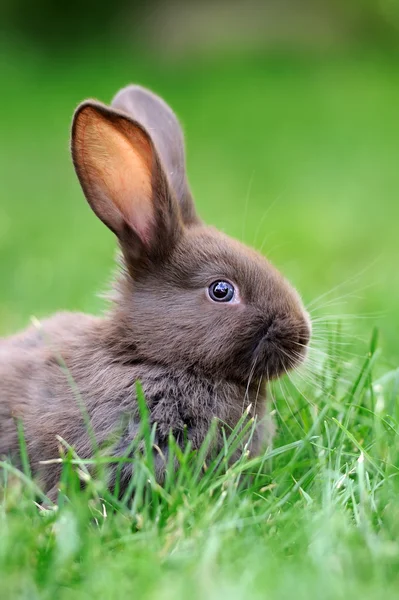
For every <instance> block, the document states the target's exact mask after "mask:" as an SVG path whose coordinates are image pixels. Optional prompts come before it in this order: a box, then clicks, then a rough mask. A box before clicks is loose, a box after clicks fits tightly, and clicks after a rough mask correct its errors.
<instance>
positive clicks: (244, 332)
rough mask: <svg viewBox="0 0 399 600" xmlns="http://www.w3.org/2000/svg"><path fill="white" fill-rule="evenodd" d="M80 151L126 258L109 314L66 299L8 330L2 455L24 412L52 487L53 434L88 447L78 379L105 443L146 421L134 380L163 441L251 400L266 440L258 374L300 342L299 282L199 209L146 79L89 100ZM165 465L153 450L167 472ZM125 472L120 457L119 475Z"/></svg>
mask: <svg viewBox="0 0 399 600" xmlns="http://www.w3.org/2000/svg"><path fill="white" fill-rule="evenodd" d="M72 157H73V162H74V165H75V169H76V173H77V175H78V177H79V180H80V183H81V186H82V188H83V191H84V193H85V196H86V198H87V201H88V202H89V204H90V206H91V207H92V209H93V211H94V212H95V213H96V215H97V216H98V217H99V218H100V219H101V220H102V221H103V222H104V223H105V224H106V225H107V227H109V228H110V229H111V230H112V231H113V232H114V233H115V235H116V236H117V238H118V241H119V244H120V247H121V250H122V269H121V272H120V275H119V276H118V279H117V282H116V283H115V286H114V294H113V303H112V308H111V309H110V311H109V313H108V314H107V315H106V316H105V317H104V318H97V317H93V316H89V315H84V314H72V313H71V314H69V313H60V314H57V315H55V316H53V317H52V318H50V319H48V320H46V321H44V322H43V323H42V324H41V326H40V327H32V328H30V329H28V330H26V331H24V332H23V333H21V334H19V335H16V336H14V337H11V338H9V339H5V340H1V341H0V455H3V456H4V455H6V456H17V455H18V448H19V444H18V436H17V431H16V419H20V420H21V421H22V423H23V428H24V434H25V438H26V444H27V449H28V454H29V459H30V463H31V467H32V470H33V472H34V473H35V474H36V475H38V476H39V477H40V480H41V483H42V485H43V487H44V489H45V490H47V491H48V490H53V491H54V490H56V487H57V482H58V478H59V475H60V470H59V466H57V465H54V464H52V465H42V464H40V461H43V460H48V459H52V458H55V457H57V456H58V455H59V450H58V442H57V439H56V435H60V436H61V437H62V438H63V439H64V440H66V442H68V443H69V444H70V445H72V446H73V447H74V448H75V450H76V452H77V453H78V454H79V455H80V456H81V457H88V456H90V455H91V453H92V442H91V440H90V436H89V434H88V431H87V423H85V420H84V418H83V416H82V411H81V407H79V402H78V399H77V391H78V394H79V397H80V398H81V399H82V401H83V402H84V404H85V407H86V411H87V414H88V416H89V418H90V421H91V427H92V430H93V432H94V435H95V438H96V441H97V443H98V444H102V443H104V442H106V441H107V440H108V439H109V438H110V436H112V434H114V433H115V431H118V428H120V427H121V424H122V423H124V428H123V431H122V433H121V436H120V438H119V442H118V443H116V445H115V446H114V452H115V453H116V454H123V452H124V451H125V450H126V449H127V448H128V446H129V444H130V442H131V440H132V439H133V438H134V436H135V435H136V434H137V431H138V429H139V416H138V408H137V404H136V399H135V393H136V391H135V390H136V388H135V382H136V381H137V380H139V381H140V382H141V383H142V386H143V390H144V393H145V397H146V402H147V405H148V408H149V412H150V418H151V421H152V423H157V428H156V436H157V438H156V441H157V445H158V446H159V447H160V449H161V450H162V451H163V453H164V455H166V454H167V438H168V435H169V432H170V431H172V432H173V433H174V435H175V436H176V438H177V440H178V441H183V438H184V436H183V432H184V431H186V432H187V437H188V438H189V439H190V440H191V442H192V445H193V447H194V448H198V447H199V446H200V445H201V442H202V441H203V440H204V437H205V435H206V433H207V431H208V429H209V426H210V423H211V421H212V419H213V418H214V417H217V418H218V419H220V421H221V422H224V423H226V424H227V425H228V426H229V427H234V426H235V425H236V423H237V422H238V421H239V419H240V417H241V415H242V414H243V410H244V409H248V410H249V414H251V415H253V416H255V415H256V416H257V419H258V423H259V425H258V428H257V430H256V433H255V435H254V437H253V439H252V446H251V452H252V453H259V452H260V451H261V449H262V447H263V445H264V438H265V428H264V427H263V425H262V422H263V420H264V415H265V392H264V389H263V388H264V385H262V383H264V382H265V381H267V380H268V379H270V378H273V377H277V376H278V375H279V374H281V373H283V372H284V371H285V370H286V369H291V368H293V367H295V366H296V365H298V364H299V363H300V362H301V361H302V360H303V358H304V357H305V354H306V347H307V344H308V341H309V336H310V323H309V319H308V317H307V314H306V313H305V311H304V309H303V306H302V303H301V301H300V299H299V296H298V294H297V293H296V292H295V290H293V289H292V288H291V287H290V285H289V284H288V283H287V281H286V280H285V279H284V278H283V277H282V276H281V275H280V274H279V273H278V272H277V271H276V269H274V268H273V267H272V266H271V265H270V264H269V263H268V262H267V261H266V260H265V259H264V258H263V257H262V256H261V255H259V254H257V253H256V252H255V251H253V250H251V249H249V248H247V247H245V246H244V245H242V244H240V243H239V242H237V241H235V240H232V239H230V238H229V237H227V236H226V235H223V234H222V233H220V232H219V231H217V230H216V229H213V228H211V227H207V226H205V225H204V224H203V223H202V222H201V221H200V219H199V218H198V216H197V214H196V210H195V206H194V203H193V200H192V197H191V194H190V190H189V187H188V183H187V180H186V175H185V157H184V145H183V136H182V132H181V130H180V127H179V124H178V122H177V120H176V117H175V115H174V114H173V112H172V111H171V109H170V108H169V107H168V106H167V105H166V104H165V103H164V102H163V101H162V100H161V99H160V98H158V97H157V96H155V95H153V94H152V93H151V92H149V91H147V90H145V89H143V88H140V87H137V86H130V87H127V88H126V89H123V90H122V91H120V92H119V93H118V94H117V96H116V97H115V99H114V101H113V102H112V105H111V108H110V107H107V106H105V105H103V104H101V103H98V102H95V101H87V102H84V103H83V104H81V105H80V106H79V107H78V109H77V111H76V113H75V116H74V119H73V127H72ZM260 389H261V394H260V395H259V390H260ZM219 436H220V433H219ZM218 440H219V442H218V443H220V441H221V437H219V438H218ZM164 468H165V462H164V460H163V459H162V457H161V455H160V454H156V470H157V477H158V479H159V480H160V481H162V479H163V474H164ZM130 475H131V471H130V469H129V468H128V467H126V469H125V471H123V473H122V481H121V485H122V488H123V487H124V486H126V485H127V483H128V480H129V477H130Z"/></svg>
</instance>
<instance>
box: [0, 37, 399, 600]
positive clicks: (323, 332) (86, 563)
mask: <svg viewBox="0 0 399 600" xmlns="http://www.w3.org/2000/svg"><path fill="white" fill-rule="evenodd" d="M0 60H1V61H3V62H2V63H1V68H2V72H3V79H4V81H7V86H6V87H5V89H4V90H3V91H2V94H1V97H0V115H1V116H0V119H1V132H2V133H1V143H0V181H1V190H0V256H1V277H2V285H1V294H0V334H1V335H6V334H8V333H10V332H12V331H15V330H16V329H18V328H21V327H24V326H25V325H26V324H27V323H28V322H29V319H30V317H31V316H33V315H34V316H36V317H38V318H41V317H43V316H45V315H47V314H49V313H51V312H53V311H56V310H58V309H68V310H82V311H88V312H94V313H99V312H101V310H102V309H103V307H104V300H103V299H102V298H101V296H100V295H99V294H98V292H102V291H103V290H104V289H106V288H107V285H108V282H109V281H110V278H111V274H112V269H113V256H114V252H115V242H114V239H113V236H112V235H111V234H110V233H109V232H108V231H107V230H106V228H105V227H104V226H103V225H102V224H101V223H100V222H99V221H97V220H96V219H95V218H94V216H93V214H92V212H91V211H90V209H89V208H88V206H87V204H86V202H85V200H84V198H83V195H82V193H81V191H80V189H79V186H78V183H77V181H76V178H75V177H74V173H73V168H72V166H71V161H70V158H69V150H68V135H69V126H70V120H71V115H72V112H73V109H74V107H75V106H76V105H77V104H78V102H79V101H81V100H82V99H84V98H86V97H96V98H99V99H101V100H103V101H109V100H110V99H111V97H112V95H113V94H114V93H115V92H116V90H117V89H118V88H120V87H122V86H123V85H125V84H127V83H128V82H131V81H134V82H139V83H142V84H144V85H147V86H149V87H151V88H152V89H154V90H155V91H157V92H158V93H160V94H161V95H163V96H164V97H165V99H166V100H167V101H168V102H169V103H170V104H171V105H172V106H173V107H174V109H175V110H176V112H177V113H178V115H179V116H180V118H181V120H182V122H183V124H184V129H185V132H186V137H187V153H188V170H189V176H190V181H191V184H192V188H193V191H194V194H195V197H196V199H197V204H198V208H199V211H200V213H201V215H202V216H203V217H204V219H205V220H206V221H208V222H210V223H212V224H214V225H216V226H218V227H219V228H221V229H223V230H224V231H226V232H227V233H229V234H231V235H233V236H235V237H238V238H240V239H243V240H244V241H245V242H247V243H249V244H252V245H254V246H255V247H257V248H258V249H260V250H261V251H262V252H264V253H265V254H266V255H267V256H268V257H269V258H270V259H271V260H272V262H274V264H276V266H278V267H279V268H280V269H281V270H282V271H283V272H284V274H285V275H287V277H288V278H289V279H290V280H291V281H293V282H294V284H295V285H296V287H297V288H298V290H299V291H300V293H301V294H302V296H303V298H304V300H305V302H306V304H308V305H309V308H310V310H311V311H312V316H313V317H314V340H313V342H312V351H311V353H310V357H309V362H308V365H307V366H306V367H305V368H303V369H302V370H301V371H300V372H299V373H298V374H296V375H293V376H292V377H291V378H290V379H286V380H282V381H281V382H276V383H275V384H273V386H272V388H271V390H270V398H271V402H272V407H273V410H274V413H275V419H276V422H277V436H276V440H275V444H274V448H273V449H269V450H268V452H267V453H266V454H265V455H264V456H262V457H260V458H259V459H255V460H253V461H249V462H248V460H247V459H246V457H245V452H244V455H243V457H242V458H241V459H240V460H239V461H238V463H237V464H235V465H234V466H233V467H230V468H228V467H227V466H226V465H227V459H228V456H229V454H230V453H231V452H232V451H233V450H234V447H235V445H237V444H239V443H240V434H239V433H238V432H234V433H233V434H232V437H231V439H230V440H229V441H227V442H226V448H225V452H224V454H223V455H221V456H219V457H217V458H215V459H214V460H213V461H212V462H211V463H210V464H208V465H207V470H206V472H205V474H202V475H201V473H202V466H203V465H202V463H201V456H193V455H191V454H190V452H189V449H188V451H187V452H186V453H185V454H183V455H181V454H179V453H178V450H177V449H176V450H175V451H176V452H177V458H178V460H179V462H180V469H179V471H178V473H177V475H171V476H170V480H169V481H168V482H167V485H166V486H165V488H159V487H158V486H157V484H156V483H155V482H154V479H153V476H152V464H151V452H147V453H146V454H145V455H144V456H142V457H140V458H137V459H136V464H135V477H134V479H133V480H132V488H133V490H134V496H133V498H134V499H133V502H132V501H131V500H130V499H129V498H124V499H122V500H118V499H117V498H116V497H114V496H112V495H111V494H110V493H109V492H107V490H106V487H105V486H104V483H103V477H102V476H101V469H100V472H99V474H98V476H95V477H90V476H89V475H88V472H87V467H88V465H87V464H84V463H82V462H81V461H80V460H79V457H76V456H75V455H74V454H73V452H72V451H65V453H64V455H65V459H64V460H65V468H64V476H63V482H62V486H61V492H60V496H59V502H58V509H57V510H55V509H54V507H51V506H50V507H48V503H46V502H45V499H43V498H41V497H40V491H39V490H37V489H36V487H35V484H34V482H32V481H31V479H30V477H29V468H28V465H25V472H24V473H22V474H18V473H15V472H14V471H12V470H10V468H8V467H7V468H6V467H5V466H4V478H3V479H4V485H3V493H2V502H1V505H0V520H1V525H0V528H1V529H0V531H1V535H0V582H1V584H0V585H1V588H0V596H1V598H2V599H4V600H6V599H8V598H29V599H30V598H49V599H50V598H51V599H52V598H61V599H63V598H79V599H80V598H82V599H86V598H93V597H96V598H105V599H107V600H108V599H112V598H121V597H126V596H127V595H135V596H137V597H139V598H142V599H146V598H157V600H158V599H159V600H163V599H169V598H174V599H176V598H187V597H188V596H190V597H192V598H193V599H194V598H198V599H202V598H207V599H211V598H220V597H221V596H225V597H228V598H231V599H234V598H237V599H238V598H240V599H241V598H242V599H244V598H245V599H247V598H251V599H252V598H254V599H255V598H265V597H266V598H270V599H272V600H273V599H284V598H292V597H295V598H298V599H299V598H309V597H311V598H326V599H327V600H328V599H329V598H331V599H338V598H347V597H350V596H353V597H362V598H364V599H368V598H370V599H371V598H373V599H375V598H379V597H382V596H384V598H385V599H389V598H396V597H397V590H398V586H399V541H398V533H399V530H398V523H399V500H398V498H399V483H398V466H399V463H398V451H399V438H398V435H399V431H398V427H399V424H398V420H399V407H398V392H399V369H398V360H399V341H398V339H399V315H398V312H397V308H396V307H397V302H398V297H399V278H398V276H397V260H398V242H397V223H398V217H399V202H398V201H397V199H398V192H399V170H398V168H397V155H398V139H399V120H398V118H397V112H398V110H397V107H398V106H399V71H398V70H397V62H396V61H395V60H394V59H393V58H386V57H385V58H384V57H381V56H379V55H377V54H375V53H372V52H367V53H366V52H363V53H362V54H359V55H356V56H355V55H350V56H349V57H348V56H340V57H325V58H324V59H320V58H318V59H315V58H310V57H306V58H305V57H296V58H293V57H274V58H267V59H266V58H264V57H260V56H258V57H254V56H248V57H236V58H235V59H234V60H233V59H231V58H230V59H229V60H227V59H222V58H220V59H218V60H214V61H212V62H207V61H199V60H197V61H187V62H184V61H180V62H178V63H173V64H171V63H167V62H165V63H163V64H160V63H159V62H155V61H154V60H151V58H143V57H140V59H139V57H138V55H136V54H133V56H132V57H128V56H127V54H126V53H122V54H118V53H117V52H115V55H111V54H110V53H108V54H107V53H106V51H105V50H104V51H102V52H99V51H97V52H87V53H84V54H83V55H81V56H70V57H68V59H66V58H62V57H61V56H59V57H54V59H53V60H52V61H51V62H50V61H49V60H46V59H44V58H43V57H41V56H40V55H37V54H35V53H33V52H29V51H28V50H26V49H24V48H23V47H22V48H21V47H20V48H19V49H18V50H17V49H16V48H13V49H12V52H11V51H9V52H7V53H2V58H0ZM145 423H146V421H145V411H144V409H143V432H142V435H143V437H144V439H145V440H146V444H147V447H149V446H150V445H151V432H149V431H148V430H147V429H146V427H145ZM171 446H172V447H174V446H173V440H171ZM99 461H100V462H101V460H100V459H99ZM104 461H105V459H102V462H104ZM79 476H80V477H83V478H85V479H86V480H87V479H88V486H87V489H86V490H85V491H84V492H77V489H76V488H77V478H78V477H79ZM37 494H39V495H37ZM35 495H36V499H37V500H38V504H34V502H33V499H34V497H35ZM42 500H43V501H44V502H42ZM44 506H46V507H48V508H45V509H44V508H43V507H44Z"/></svg>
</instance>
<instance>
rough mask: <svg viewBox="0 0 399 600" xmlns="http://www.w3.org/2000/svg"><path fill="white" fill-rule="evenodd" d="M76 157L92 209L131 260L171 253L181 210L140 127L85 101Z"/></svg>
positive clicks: (75, 131)
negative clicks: (116, 237) (113, 234)
mask: <svg viewBox="0 0 399 600" xmlns="http://www.w3.org/2000/svg"><path fill="white" fill-rule="evenodd" d="M72 158H73V162H74V166H75V170H76V173H77V175H78V177H79V180H80V183H81V186H82V188H83V191H84V193H85V195H86V198H87V200H88V202H89V204H90V206H91V207H92V209H93V210H94V212H95V213H96V214H97V216H98V217H99V218H100V219H101V220H102V221H103V222H104V223H105V224H106V225H107V226H108V227H109V228H110V229H111V230H112V231H113V232H114V233H115V234H116V235H117V236H118V238H119V240H120V242H121V245H122V248H123V250H124V253H125V255H126V254H127V255H128V257H129V259H133V260H134V261H136V262H138V261H139V260H140V259H146V260H147V261H148V260H150V261H153V260H154V259H156V258H160V257H161V256H162V255H164V254H165V253H168V252H170V250H171V248H172V247H173V245H174V242H175V241H176V240H177V237H178V236H179V235H180V234H181V231H182V227H183V225H182V222H181V216H180V211H179V207H178V205H177V203H176V200H175V198H174V196H173V194H172V193H171V191H170V189H169V185H168V181H167V178H166V175H165V173H164V171H163V169H162V165H161V162H160V160H159V157H158V155H157V152H156V150H155V148H154V145H153V143H152V141H151V138H150V136H149V135H148V133H147V132H146V131H145V129H144V128H143V127H142V125H141V124H139V123H136V122H134V121H133V120H131V119H130V118H128V117H127V116H126V115H123V114H121V113H119V112H118V111H116V110H113V109H110V108H108V107H106V106H104V105H103V104H100V103H97V102H94V101H87V102H84V103H83V104H81V105H80V106H79V107H78V109H77V110H76V113H75V116H74V120H73V125H72Z"/></svg>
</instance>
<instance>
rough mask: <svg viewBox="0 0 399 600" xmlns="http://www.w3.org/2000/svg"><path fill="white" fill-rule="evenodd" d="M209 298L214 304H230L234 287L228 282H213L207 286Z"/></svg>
mask: <svg viewBox="0 0 399 600" xmlns="http://www.w3.org/2000/svg"><path fill="white" fill-rule="evenodd" d="M209 297H210V298H211V300H214V302H230V301H231V300H232V299H233V297H234V287H233V286H232V285H231V283H229V282H228V281H214V282H213V283H211V285H210V286H209Z"/></svg>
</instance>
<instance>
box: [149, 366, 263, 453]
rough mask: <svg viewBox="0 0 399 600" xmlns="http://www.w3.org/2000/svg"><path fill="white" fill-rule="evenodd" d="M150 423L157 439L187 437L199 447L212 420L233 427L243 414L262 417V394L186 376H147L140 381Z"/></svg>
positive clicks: (219, 382) (180, 374) (181, 374)
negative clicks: (153, 426) (170, 435)
mask: <svg viewBox="0 0 399 600" xmlns="http://www.w3.org/2000/svg"><path fill="white" fill-rule="evenodd" d="M141 383H142V386H143V391H144V395H145V398H146V402H147V406H148V408H149V413H150V418H151V422H152V423H156V424H157V425H156V427H157V433H158V436H160V437H167V436H168V435H169V433H170V432H171V431H172V432H173V433H174V435H175V436H176V437H181V436H184V435H187V436H188V438H189V439H191V440H192V443H193V446H194V447H198V446H200V445H201V443H202V441H203V439H204V437H205V436H206V434H207V432H208V430H209V427H210V424H211V422H212V420H213V419H215V418H216V419H218V420H219V421H220V422H222V423H224V424H226V425H227V426H228V427H229V428H234V427H235V425H236V424H237V423H238V421H239V420H240V418H241V417H242V415H243V414H244V412H246V411H247V412H248V413H249V415H250V416H255V415H257V417H258V418H261V417H263V414H264V411H265V395H264V393H261V392H260V390H259V386H257V388H256V389H255V388H254V389H246V388H245V387H241V386H238V385H233V384H231V383H228V382H223V381H215V382H213V381H210V380H208V379H205V378H204V379H202V378H200V377H193V376H190V375H188V374H185V373H179V374H176V375H175V376H173V375H171V374H170V373H169V374H168V377H162V376H161V375H160V374H159V375H158V376H157V377H154V376H153V375H149V376H148V377H143V378H142V379H141Z"/></svg>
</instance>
